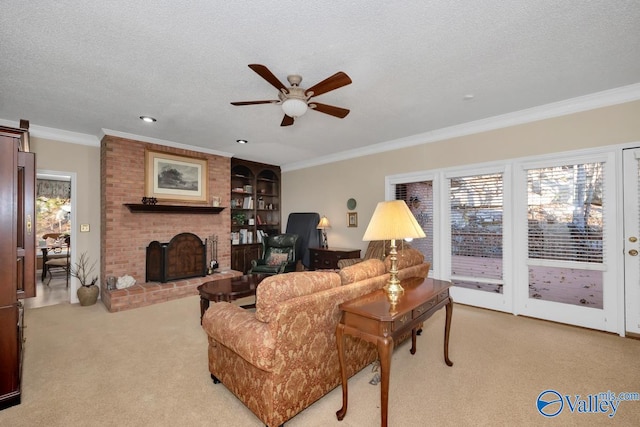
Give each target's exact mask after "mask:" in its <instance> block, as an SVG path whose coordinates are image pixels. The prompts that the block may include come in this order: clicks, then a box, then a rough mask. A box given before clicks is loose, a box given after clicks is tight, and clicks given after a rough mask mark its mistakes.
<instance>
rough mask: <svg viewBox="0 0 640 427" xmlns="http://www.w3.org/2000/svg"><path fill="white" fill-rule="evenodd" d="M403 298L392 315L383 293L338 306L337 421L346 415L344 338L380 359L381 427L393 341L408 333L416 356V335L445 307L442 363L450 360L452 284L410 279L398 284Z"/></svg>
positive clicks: (387, 392)
mask: <svg viewBox="0 0 640 427" xmlns="http://www.w3.org/2000/svg"><path fill="white" fill-rule="evenodd" d="M401 284H402V287H403V288H404V294H403V295H402V296H401V297H400V300H399V301H398V304H397V305H396V307H395V310H394V311H393V312H390V311H389V310H390V308H391V304H390V303H389V300H388V299H387V295H386V293H385V292H384V290H382V289H380V290H378V291H376V292H373V293H370V294H368V295H363V296H361V297H359V298H356V299H353V300H351V301H347V302H344V303H342V304H340V309H341V310H342V319H341V320H340V323H339V324H338V327H337V328H336V341H337V344H338V355H339V358H340V372H341V376H342V408H340V410H339V411H337V412H336V416H337V417H338V420H342V419H343V418H344V416H345V415H346V414H347V403H348V390H347V373H346V370H345V366H344V342H345V340H344V336H345V335H352V336H354V337H358V338H361V339H363V340H365V341H367V342H370V343H372V344H375V345H376V346H377V349H378V357H379V358H380V371H381V372H380V375H381V388H380V404H381V405H380V412H381V418H382V423H381V425H382V426H383V427H386V425H387V413H388V403H389V372H390V369H391V354H392V352H393V346H394V340H396V339H398V338H399V337H401V336H402V335H404V334H406V333H407V332H408V331H409V330H410V331H411V354H415V352H416V334H417V330H418V327H419V326H420V324H421V323H422V322H424V321H425V320H427V319H428V318H429V317H431V316H432V315H433V314H434V313H435V312H436V311H438V310H440V309H441V308H442V307H446V310H447V312H446V322H445V327H444V360H445V363H446V364H447V365H448V366H453V362H451V360H449V330H450V328H451V314H452V311H453V300H452V299H451V297H450V296H449V288H450V287H451V282H447V281H444V280H435V279H422V278H412V279H407V280H403V281H402V282H401Z"/></svg>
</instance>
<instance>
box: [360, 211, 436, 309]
mask: <svg viewBox="0 0 640 427" xmlns="http://www.w3.org/2000/svg"><path fill="white" fill-rule="evenodd" d="M420 237H426V236H425V234H424V231H423V230H422V227H420V224H418V221H416V218H415V217H414V216H413V214H412V213H411V211H410V210H409V207H408V206H407V204H406V203H405V202H404V200H391V201H386V202H380V203H378V205H377V206H376V210H375V211H374V212H373V216H372V217H371V221H369V225H368V226H367V230H366V231H365V232H364V237H363V238H362V240H365V241H370V240H390V241H391V245H390V251H389V257H390V260H391V269H390V270H389V274H390V276H391V277H390V278H389V282H388V283H387V284H386V286H385V287H384V290H385V292H386V293H387V297H388V298H389V301H391V304H392V306H395V304H396V303H397V302H398V298H399V297H400V295H402V294H403V293H404V289H403V288H402V286H400V280H399V279H398V264H397V261H398V251H397V250H396V239H407V238H420Z"/></svg>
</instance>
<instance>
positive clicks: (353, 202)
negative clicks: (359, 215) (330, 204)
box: [347, 198, 357, 210]
mask: <svg viewBox="0 0 640 427" xmlns="http://www.w3.org/2000/svg"><path fill="white" fill-rule="evenodd" d="M356 205H357V203H356V199H353V198H352V199H349V200H347V209H349V210H354V209H355V208H356Z"/></svg>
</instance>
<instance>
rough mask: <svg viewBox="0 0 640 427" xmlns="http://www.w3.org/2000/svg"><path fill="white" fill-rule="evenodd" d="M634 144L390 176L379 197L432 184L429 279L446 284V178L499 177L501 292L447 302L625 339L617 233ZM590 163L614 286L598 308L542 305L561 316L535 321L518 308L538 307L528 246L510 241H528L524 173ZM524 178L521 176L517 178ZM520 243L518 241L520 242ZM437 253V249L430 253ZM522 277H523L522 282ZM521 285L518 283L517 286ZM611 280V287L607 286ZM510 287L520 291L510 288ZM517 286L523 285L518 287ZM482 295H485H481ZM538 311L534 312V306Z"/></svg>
mask: <svg viewBox="0 0 640 427" xmlns="http://www.w3.org/2000/svg"><path fill="white" fill-rule="evenodd" d="M638 146H639V144H638V143H637V142H635V143H628V144H619V145H614V146H607V147H598V148H590V149H584V150H575V151H570V152H561V153H552V154H546V155H538V156H529V157H524V158H516V159H506V160H502V161H495V162H488V163H481V164H471V165H461V166H455V167H450V168H443V169H435V170H427V171H417V172H410V173H403V174H397V175H390V176H387V177H385V198H386V200H392V199H393V198H394V197H395V185H396V184H406V183H410V182H419V181H432V182H433V197H434V209H433V216H434V218H433V227H434V229H433V233H434V235H433V245H434V251H433V263H432V267H431V273H430V277H434V278H438V279H442V280H449V279H450V277H449V274H450V273H449V272H450V271H451V255H450V254H451V239H450V237H451V236H450V234H451V228H450V221H449V219H448V218H449V209H450V202H449V193H448V179H449V178H452V177H459V176H473V175H479V174H483V173H502V174H503V177H504V182H503V184H504V187H503V191H504V194H503V197H504V201H503V204H504V212H503V279H504V285H503V293H502V294H491V293H488V292H482V291H475V290H472V289H464V288H459V287H454V288H452V290H451V295H452V298H453V299H454V301H455V302H456V303H462V304H469V305H473V306H477V307H483V308H489V309H493V310H498V311H504V312H511V313H513V314H515V315H532V316H534V317H540V318H546V319H548V320H552V321H558V322H562V323H568V324H574V325H575V324H578V325H580V326H585V327H589V328H594V329H600V330H606V331H610V332H616V333H618V334H619V335H621V336H624V334H625V326H624V321H625V317H624V315H625V311H624V306H625V301H624V272H623V270H624V258H623V256H620V255H618V254H621V253H622V251H623V250H624V247H623V239H624V237H623V235H622V233H623V230H622V226H621V224H622V219H623V211H622V184H623V176H622V150H623V149H624V148H634V147H638ZM593 161H605V162H606V163H607V165H608V166H609V167H607V168H606V172H605V173H606V174H607V176H606V177H605V189H604V191H605V194H606V197H607V206H606V212H605V216H606V217H605V218H606V219H605V220H606V221H607V231H606V233H607V237H606V239H607V242H606V244H605V251H606V253H605V254H603V255H604V258H605V262H607V267H606V269H605V270H606V271H605V274H606V275H607V276H606V277H605V278H604V280H605V281H607V280H608V281H610V282H609V283H614V287H615V289H611V290H610V292H609V294H608V295H606V294H605V295H603V298H604V300H603V309H602V310H600V309H590V308H587V307H578V306H576V307H575V308H572V307H571V305H569V304H560V303H553V302H548V301H545V302H544V303H545V304H549V305H550V306H551V307H553V306H554V305H555V304H557V310H555V311H558V312H560V313H561V314H562V315H561V316H556V317H553V316H547V317H542V316H539V315H538V313H535V315H534V314H531V313H532V310H530V309H529V307H523V303H522V302H523V301H524V298H525V296H526V298H527V299H528V301H527V304H528V305H529V306H531V305H532V304H533V306H536V305H538V304H539V303H541V301H537V300H532V299H530V298H528V295H529V293H528V274H527V272H528V270H527V269H526V265H527V264H526V260H527V257H528V250H527V248H528V245H527V244H524V245H519V246H516V245H515V242H516V241H524V242H528V239H527V221H526V212H527V209H526V205H527V191H526V188H527V186H526V169H525V168H527V169H530V168H533V167H551V166H554V165H556V166H557V165H565V164H572V163H585V162H586V163H589V162H593ZM523 175H524V177H523ZM514 188H524V189H525V191H519V192H518V191H515V192H514ZM517 212H525V214H524V215H525V216H524V220H522V218H520V219H518V218H516V213H517ZM522 239H524V240H522ZM436 248H437V249H436ZM523 272H525V273H524V274H525V276H524V278H523ZM523 280H524V281H523ZM611 281H612V282H611ZM514 283H518V284H520V286H514ZM522 283H524V284H525V285H524V286H523V285H522ZM483 294H487V295H483ZM538 308H540V307H538ZM584 310H586V311H587V312H588V313H590V314H591V313H593V312H594V311H599V312H600V313H599V314H597V315H596V317H598V319H597V321H595V322H593V321H582V319H579V322H576V318H581V317H583V316H582V315H581V314H580V312H581V311H584Z"/></svg>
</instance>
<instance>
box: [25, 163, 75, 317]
mask: <svg viewBox="0 0 640 427" xmlns="http://www.w3.org/2000/svg"><path fill="white" fill-rule="evenodd" d="M72 184H73V183H72V174H70V173H66V172H60V171H43V170H38V171H37V173H36V246H37V249H36V250H37V251H38V252H37V263H36V269H37V271H36V279H37V281H36V297H35V298H30V299H27V300H25V305H27V306H28V308H36V307H43V306H48V305H56V304H62V303H69V302H71V296H70V295H71V293H70V289H71V286H68V282H67V277H66V275H65V274H64V272H55V273H53V272H47V271H45V273H43V269H44V270H46V269H45V266H44V260H45V258H49V257H55V256H56V255H55V254H56V251H58V252H60V254H58V256H64V253H62V252H64V251H66V250H69V248H64V247H63V248H59V247H56V248H55V249H54V248H53V246H56V244H55V242H56V237H55V236H62V237H61V238H59V239H58V240H57V241H63V240H64V236H65V235H69V236H72V237H73V233H72V230H73V221H72V218H73V217H74V215H73V194H72V193H73V192H72ZM60 239H62V240H60ZM70 246H71V247H73V245H70ZM52 254H53V255H52Z"/></svg>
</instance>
